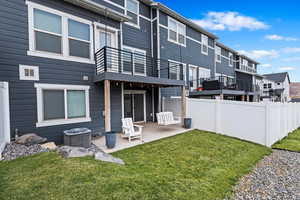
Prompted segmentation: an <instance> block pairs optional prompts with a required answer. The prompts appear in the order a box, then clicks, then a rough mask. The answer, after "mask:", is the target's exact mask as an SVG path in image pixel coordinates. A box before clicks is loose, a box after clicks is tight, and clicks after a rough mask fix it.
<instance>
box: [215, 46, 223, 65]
mask: <svg viewBox="0 0 300 200" xmlns="http://www.w3.org/2000/svg"><path fill="white" fill-rule="evenodd" d="M221 60H222V50H221V47H218V46H216V62H218V63H221Z"/></svg>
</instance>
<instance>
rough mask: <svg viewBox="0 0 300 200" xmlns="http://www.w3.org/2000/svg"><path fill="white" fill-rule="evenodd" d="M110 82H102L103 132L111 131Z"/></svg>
mask: <svg viewBox="0 0 300 200" xmlns="http://www.w3.org/2000/svg"><path fill="white" fill-rule="evenodd" d="M110 105H111V104H110V81H109V80H104V126H105V132H109V131H111V110H110Z"/></svg>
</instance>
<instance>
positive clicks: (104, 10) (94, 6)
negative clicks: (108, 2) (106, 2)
mask: <svg viewBox="0 0 300 200" xmlns="http://www.w3.org/2000/svg"><path fill="white" fill-rule="evenodd" d="M64 1H65V2H68V3H71V4H73V5H76V6H79V7H82V8H85V9H87V10H91V11H93V12H96V13H99V14H102V15H105V16H108V17H110V18H112V19H114V20H117V21H120V22H126V21H129V20H130V17H128V16H126V15H124V14H121V13H119V12H117V11H114V10H112V9H110V8H108V7H106V6H102V5H100V4H98V3H96V2H93V1H91V0H64Z"/></svg>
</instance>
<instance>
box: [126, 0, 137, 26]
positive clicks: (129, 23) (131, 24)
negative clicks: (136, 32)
mask: <svg viewBox="0 0 300 200" xmlns="http://www.w3.org/2000/svg"><path fill="white" fill-rule="evenodd" d="M132 1H135V2H136V3H137V13H136V15H137V24H134V23H132V22H125V24H127V25H130V26H132V27H135V28H137V29H140V2H139V1H137V0H132ZM124 9H125V15H127V12H128V10H127V0H124ZM129 12H130V11H129ZM127 16H128V15H127Z"/></svg>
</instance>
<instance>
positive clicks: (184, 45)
mask: <svg viewBox="0 0 300 200" xmlns="http://www.w3.org/2000/svg"><path fill="white" fill-rule="evenodd" d="M170 20H172V21H174V22H175V23H176V36H177V41H175V40H172V39H171V38H170V30H171V29H170V27H169V24H170V23H169V22H170ZM179 25H182V26H183V27H184V35H183V36H184V44H181V43H179V31H178V29H179V28H178V27H179ZM166 28H167V29H168V41H169V42H173V43H175V44H178V45H180V46H183V47H186V25H185V24H183V23H180V22H179V21H177V20H175V19H174V18H172V17H170V16H168V27H166ZM172 31H174V30H172Z"/></svg>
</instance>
